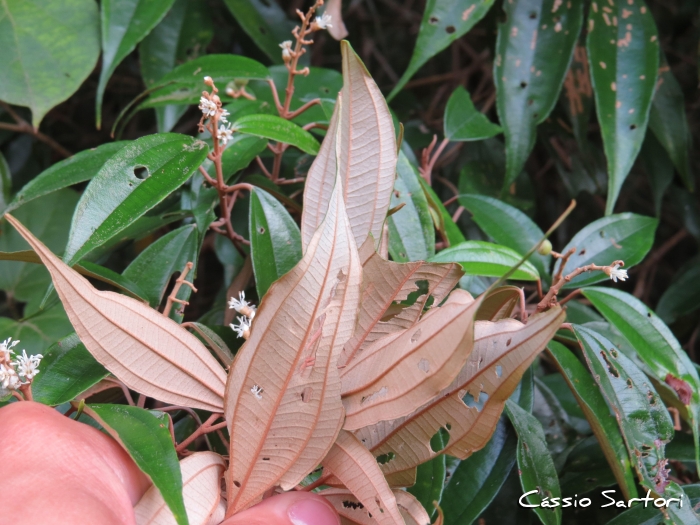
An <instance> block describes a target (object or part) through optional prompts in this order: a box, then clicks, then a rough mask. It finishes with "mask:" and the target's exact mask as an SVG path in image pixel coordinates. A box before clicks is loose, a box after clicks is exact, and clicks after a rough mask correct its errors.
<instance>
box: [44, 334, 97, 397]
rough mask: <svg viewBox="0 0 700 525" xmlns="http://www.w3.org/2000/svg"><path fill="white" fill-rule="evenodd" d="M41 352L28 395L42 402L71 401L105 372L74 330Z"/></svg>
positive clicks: (94, 383) (95, 382)
mask: <svg viewBox="0 0 700 525" xmlns="http://www.w3.org/2000/svg"><path fill="white" fill-rule="evenodd" d="M43 356H44V357H43V359H42V360H41V365H40V368H39V370H40V372H39V374H38V375H37V376H36V377H35V378H34V380H33V381H32V396H33V397H34V401H37V402H39V403H44V404H45V405H52V406H55V405H60V404H62V403H67V402H69V401H72V400H73V399H75V398H77V397H78V396H79V395H80V394H82V393H83V392H85V391H86V390H88V389H89V388H90V387H92V386H94V385H96V384H97V383H99V382H100V381H101V380H102V379H104V378H105V377H107V376H108V375H109V371H108V370H107V369H106V368H105V367H103V366H102V365H101V364H100V363H98V362H97V361H96V360H95V358H94V357H92V354H91V353H90V352H88V350H87V348H85V345H83V343H81V342H80V339H78V336H77V335H76V334H75V333H73V334H71V335H69V336H68V337H64V338H63V339H61V340H60V341H58V342H57V343H55V344H53V345H51V346H50V347H49V349H48V350H46V351H45V352H44V353H43Z"/></svg>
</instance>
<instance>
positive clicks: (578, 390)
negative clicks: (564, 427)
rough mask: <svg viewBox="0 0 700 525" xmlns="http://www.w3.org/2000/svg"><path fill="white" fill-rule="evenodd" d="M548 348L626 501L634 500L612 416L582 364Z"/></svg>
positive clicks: (556, 348)
mask: <svg viewBox="0 0 700 525" xmlns="http://www.w3.org/2000/svg"><path fill="white" fill-rule="evenodd" d="M547 347H548V349H549V355H550V356H551V357H552V358H553V359H552V360H553V363H554V365H555V366H556V367H557V369H558V370H559V373H560V374H561V375H562V377H563V378H564V379H565V380H566V383H567V384H568V386H569V388H570V389H571V392H572V393H573V394H574V397H575V398H576V401H577V402H578V404H579V406H580V407H581V410H582V411H583V414H584V415H585V416H586V419H587V420H588V423H589V424H590V425H591V429H592V430H593V433H594V434H595V437H596V438H597V440H598V443H599V444H600V447H601V448H602V450H603V454H605V458H606V459H607V461H608V464H609V465H610V469H611V470H612V472H613V474H614V475H615V479H616V480H617V482H618V484H619V485H620V487H621V488H622V492H623V494H624V495H625V497H626V498H628V499H629V498H635V497H637V488H636V486H635V479H634V474H633V473H632V466H631V463H630V460H629V457H628V456H627V451H626V450H625V443H624V441H623V440H622V436H620V431H619V430H618V428H617V422H616V420H615V416H614V415H613V414H612V413H611V412H610V408H609V407H608V405H607V403H606V402H605V398H604V397H603V395H602V394H601V393H600V390H599V389H598V386H597V385H596V384H595V382H594V381H593V378H592V377H591V375H590V373H589V372H588V371H587V370H586V368H585V367H584V366H583V364H581V362H580V361H579V360H578V359H577V358H576V356H575V355H574V354H573V353H571V351H570V350H568V349H567V348H566V347H565V346H564V345H562V344H561V343H557V342H556V341H550V343H549V344H548V345H547Z"/></svg>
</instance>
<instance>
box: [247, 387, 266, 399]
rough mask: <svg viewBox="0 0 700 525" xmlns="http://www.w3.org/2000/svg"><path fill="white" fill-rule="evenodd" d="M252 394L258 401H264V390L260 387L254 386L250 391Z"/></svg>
mask: <svg viewBox="0 0 700 525" xmlns="http://www.w3.org/2000/svg"><path fill="white" fill-rule="evenodd" d="M250 393H251V394H253V395H254V396H255V398H256V399H262V393H263V389H262V388H260V387H259V386H258V385H253V388H251V389H250Z"/></svg>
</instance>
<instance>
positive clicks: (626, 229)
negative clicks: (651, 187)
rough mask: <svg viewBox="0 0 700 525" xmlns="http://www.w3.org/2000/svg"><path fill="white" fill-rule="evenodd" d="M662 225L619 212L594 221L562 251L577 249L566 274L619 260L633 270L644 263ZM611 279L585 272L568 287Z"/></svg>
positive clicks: (565, 268)
mask: <svg viewBox="0 0 700 525" xmlns="http://www.w3.org/2000/svg"><path fill="white" fill-rule="evenodd" d="M658 224H659V221H658V219H655V218H653V217H645V216H644V215H636V214H634V213H618V214H616V215H610V216H608V217H603V218H602V219H598V220H597V221H593V222H591V223H590V224H588V225H587V226H585V227H584V228H583V229H582V230H581V231H579V232H578V233H577V234H576V235H574V237H573V238H572V239H571V240H570V241H569V243H568V244H567V245H566V246H565V247H564V249H563V250H561V253H567V252H568V251H569V250H571V249H574V248H575V252H574V254H573V255H572V256H571V257H569V260H568V261H567V262H566V265H565V266H564V271H563V273H562V275H567V274H568V273H570V272H572V271H574V270H575V269H576V268H580V267H582V266H586V265H588V264H597V265H598V266H604V265H608V264H611V263H612V262H613V261H616V260H618V259H621V260H623V261H625V268H627V269H629V268H630V267H632V266H634V265H635V264H637V263H639V262H641V261H642V260H643V259H644V257H645V256H646V254H647V253H648V252H649V250H650V249H651V247H652V245H653V244H654V235H655V234H656V227H657V226H658ZM560 267H561V259H559V260H557V262H556V264H555V265H554V273H555V274H556V273H557V272H558V271H559V269H560ZM607 279H609V277H608V276H607V275H606V274H604V273H603V272H589V273H583V274H581V275H579V276H577V277H574V278H573V279H571V281H570V282H568V283H566V284H565V285H564V288H580V287H582V286H588V285H591V284H594V283H597V282H600V281H605V280H607Z"/></svg>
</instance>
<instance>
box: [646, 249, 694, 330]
mask: <svg viewBox="0 0 700 525" xmlns="http://www.w3.org/2000/svg"><path fill="white" fill-rule="evenodd" d="M698 297H700V258H698V257H695V258H693V259H691V260H690V261H688V263H687V264H685V265H684V266H683V267H682V268H681V269H679V270H678V272H677V273H676V276H675V277H674V279H673V281H672V282H671V285H670V286H669V287H668V288H666V291H665V292H664V294H663V295H662V296H661V299H659V304H658V305H657V306H656V313H657V314H658V316H659V317H660V318H661V319H663V320H664V322H666V323H672V322H674V321H675V320H676V319H677V318H679V317H681V316H683V315H687V314H690V313H692V312H694V311H695V310H697V309H698V308H700V301H698Z"/></svg>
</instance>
